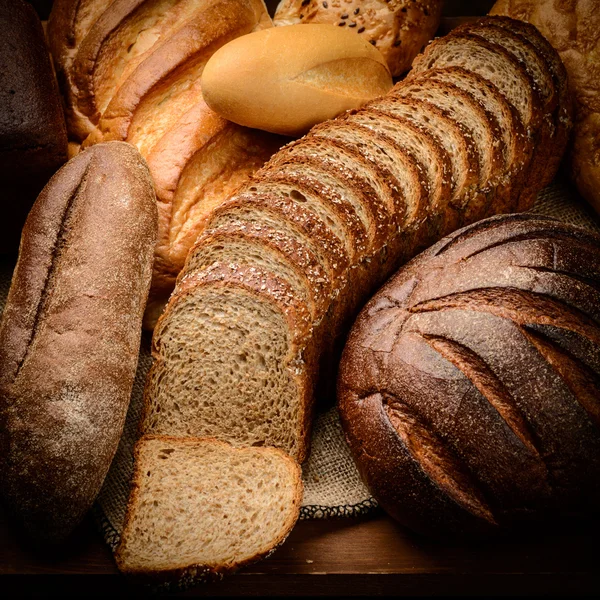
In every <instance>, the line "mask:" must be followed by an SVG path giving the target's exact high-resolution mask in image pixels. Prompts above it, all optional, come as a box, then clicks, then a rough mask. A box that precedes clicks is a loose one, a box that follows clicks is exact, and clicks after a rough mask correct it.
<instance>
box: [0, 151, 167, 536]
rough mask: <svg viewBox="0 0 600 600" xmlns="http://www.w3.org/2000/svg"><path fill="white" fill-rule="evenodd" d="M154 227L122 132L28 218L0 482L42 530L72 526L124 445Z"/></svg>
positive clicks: (7, 361) (13, 315)
mask: <svg viewBox="0 0 600 600" xmlns="http://www.w3.org/2000/svg"><path fill="white" fill-rule="evenodd" d="M156 231H157V211H156V200H155V196H154V189H153V187H152V181H151V179H150V174H149V173H148V168H147V167H146V164H145V163H144V161H143V159H142V157H141V156H140V154H139V153H138V152H137V150H136V149H135V148H133V147H132V146H130V145H129V144H125V143H123V142H109V143H106V144H99V145H97V146H95V147H94V148H91V149H90V150H88V151H86V152H83V153H82V154H80V155H78V156H77V157H75V158H74V159H72V160H71V161H70V162H69V163H67V164H66V165H65V166H64V167H63V168H62V169H60V170H59V171H58V172H57V173H56V175H55V176H54V177H53V178H52V179H51V180H50V182H49V183H48V185H47V186H46V187H45V188H44V190H43V191H42V193H41V194H40V196H39V197H38V199H37V201H36V203H35V204H34V206H33V208H32V210H31V212H30V214H29V217H28V219H27V222H26V224H25V227H24V229H23V234H22V237H21V247H20V253H19V259H18V262H17V266H16V269H15V272H14V275H13V280H12V284H11V288H10V292H9V294H8V299H7V302H6V307H5V309H4V313H3V315H2V321H1V322H0V493H1V497H2V500H3V501H4V502H5V503H6V505H7V506H8V507H9V508H10V509H11V512H13V513H15V514H16V515H17V516H18V518H19V520H21V521H23V523H24V525H25V527H26V529H27V530H28V531H29V533H30V534H31V535H32V536H33V537H35V538H36V539H37V540H44V541H52V542H58V541H60V540H62V539H63V538H65V537H66V536H67V535H68V534H69V533H70V531H71V530H72V529H73V528H74V527H75V526H76V525H77V523H78V522H79V521H80V520H81V518H82V517H83V515H84V514H85V512H86V511H87V510H88V509H89V507H90V506H91V504H92V502H93V501H94V499H95V497H96V495H97V493H98V491H99V490H100V486H101V485H102V481H103V480H104V477H105V475H106V473H107V471H108V467H109V466H110V463H111V460H112V458H113V456H114V454H115V452H116V449H117V444H118V442H119V438H120V436H121V432H122V430H123V424H124V422H125V414H126V412H127V407H128V405H129V397H130V394H131V388H132V386H133V378H134V376H135V370H136V365H137V358H138V352H139V345H140V330H141V321H142V315H143V311H144V306H145V303H146V299H147V297H148V289H149V287H150V278H151V273H152V257H153V251H154V245H155V243H156Z"/></svg>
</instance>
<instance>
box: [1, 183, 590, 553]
mask: <svg viewBox="0 0 600 600" xmlns="http://www.w3.org/2000/svg"><path fill="white" fill-rule="evenodd" d="M532 212H534V213H538V214H544V215H548V216H551V217H555V218H557V219H560V220H562V221H565V222H568V223H573V224H576V225H581V226H584V227H589V228H591V229H595V230H597V231H600V220H599V219H598V217H597V216H596V215H595V213H593V212H592V211H591V209H590V208H589V207H588V206H587V205H586V204H584V202H583V201H582V200H581V199H580V198H579V197H578V196H577V195H576V193H575V192H573V190H572V189H571V188H570V186H569V185H568V184H566V183H565V182H564V181H563V180H557V181H556V182H555V183H554V184H553V185H551V186H549V187H547V188H546V189H545V190H543V191H542V192H541V193H540V194H539V196H538V199H537V202H536V205H535V207H534V209H533V210H532ZM13 267H14V261H13V260H7V259H6V258H4V259H2V260H1V261H0V308H2V309H3V308H4V302H5V298H6V294H7V292H8V287H9V285H10V277H11V274H12V269H13ZM150 363H151V358H150V336H149V335H144V337H143V338H142V345H141V350H140V358H139V364H138V370H137V374H136V378H135V383H134V386H133V393H132V397H131V405H130V407H129V412H128V414H127V421H126V423H125V429H124V432H123V437H122V438H121V442H120V445H119V449H118V451H117V454H116V456H115V459H114V461H113V463H112V466H111V468H110V471H109V473H108V476H107V478H106V481H105V483H104V487H103V488H102V491H101V492H100V496H99V497H98V501H97V502H96V505H95V506H94V514H95V516H96V519H97V522H98V524H99V526H100V527H101V529H102V532H103V533H104V537H105V539H106V541H107V543H108V544H109V545H110V546H111V548H113V549H114V548H115V547H116V545H117V543H118V541H119V535H120V532H121V529H122V525H123V520H124V517H125V509H126V506H127V499H128V496H129V485H130V478H131V473H132V469H133V446H134V443H135V440H136V431H137V424H138V420H139V417H140V410H141V403H142V391H143V388H144V380H145V377H146V373H147V371H148V368H149V367H150ZM329 404H330V405H331V404H332V402H330V403H329ZM303 479H304V499H303V503H302V510H301V518H303V519H315V518H317V519H318V518H326V517H332V516H356V515H359V514H364V513H366V512H369V511H370V510H372V509H373V508H375V507H376V506H377V503H376V502H375V500H374V499H373V498H372V497H371V495H370V494H369V491H368V490H367V489H366V487H365V486H364V484H363V483H362V482H361V480H360V477H359V474H358V471H357V470H356V467H355V466H354V463H353V461H352V458H351V456H350V453H349V450H348V447H347V445H346V443H345V441H344V436H343V434H342V430H341V427H340V422H339V418H338V415H337V411H336V409H335V408H331V409H330V410H328V411H327V412H324V413H321V414H318V415H317V417H316V422H315V427H314V431H313V438H312V452H311V455H310V458H309V459H308V461H307V462H306V464H305V465H304V466H303Z"/></svg>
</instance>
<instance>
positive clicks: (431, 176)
mask: <svg viewBox="0 0 600 600" xmlns="http://www.w3.org/2000/svg"><path fill="white" fill-rule="evenodd" d="M342 119H343V120H344V121H346V122H348V123H352V124H353V125H358V126H361V127H366V128H367V129H370V130H376V131H383V132H384V133H385V135H387V136H389V137H390V138H391V139H392V140H394V141H395V142H396V144H397V145H398V146H400V147H401V148H405V149H406V150H408V152H409V153H410V154H412V155H413V156H415V157H416V159H417V161H418V163H419V164H420V165H422V166H423V168H424V170H425V175H426V179H427V182H428V184H429V185H428V188H429V205H430V206H431V211H432V213H434V214H439V215H440V220H441V218H442V217H443V215H444V214H446V213H447V212H449V211H447V207H448V202H449V200H450V195H451V193H452V188H451V181H450V178H451V170H452V166H451V161H450V157H449V156H448V153H447V152H446V150H445V149H444V148H443V147H440V146H439V145H438V144H436V141H435V139H434V138H433V137H432V136H431V135H430V134H429V133H427V132H426V131H424V130H423V129H420V128H419V127H417V126H416V125H414V124H413V123H411V122H410V121H409V120H407V119H403V118H401V117H391V116H390V115H386V114H385V113H383V112H381V111H377V110H375V109H372V108H371V109H369V110H368V111H366V110H363V111H358V112H350V113H347V114H346V115H344V116H343V117H342ZM452 225H453V224H452V223H444V224H442V225H441V226H440V229H444V230H446V228H447V227H452Z"/></svg>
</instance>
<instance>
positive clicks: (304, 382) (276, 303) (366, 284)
mask: <svg viewBox="0 0 600 600" xmlns="http://www.w3.org/2000/svg"><path fill="white" fill-rule="evenodd" d="M465 35H467V34H465ZM467 38H468V39H467V42H466V45H467V46H468V49H469V55H474V56H476V57H478V58H477V60H476V61H475V62H476V68H475V69H474V70H475V71H476V72H477V73H479V75H480V77H481V78H484V79H485V75H486V71H485V69H483V68H482V69H481V72H480V71H479V67H478V66H481V67H483V65H484V60H483V58H484V57H485V58H486V59H488V63H486V64H489V62H490V60H493V65H494V68H495V70H496V75H494V77H495V79H496V80H497V79H498V78H499V76H503V77H512V79H511V81H510V83H512V84H514V83H517V84H519V85H521V84H522V85H523V86H524V88H525V89H523V90H519V89H518V87H515V88H514V89H513V88H512V87H509V86H507V87H506V89H505V88H501V87H500V86H499V85H498V86H496V88H497V89H495V88H493V87H489V86H483V85H481V86H479V87H477V86H478V85H479V82H480V79H477V78H476V79H475V80H469V79H468V76H461V75H460V74H459V71H456V73H457V75H456V76H457V79H458V78H461V77H462V79H463V86H462V87H461V86H459V85H454V84H453V83H452V81H446V80H444V79H443V78H440V80H439V81H437V80H434V79H431V80H429V79H428V78H427V77H425V76H423V79H422V81H421V80H418V79H416V78H415V79H409V80H407V81H406V82H401V83H400V84H399V87H398V88H397V90H400V89H401V88H402V86H412V88H411V89H413V90H414V91H415V93H414V94H413V93H411V94H410V95H411V97H410V98H403V97H401V96H402V92H397V91H395V92H393V93H392V94H389V95H387V96H386V97H384V98H381V99H379V100H376V101H373V102H371V103H369V104H368V105H366V106H365V107H364V108H362V109H361V110H359V111H356V112H352V113H349V114H347V115H344V116H341V117H340V118H338V119H334V120H331V121H329V122H326V123H322V124H320V125H318V126H316V127H315V128H313V129H312V130H311V132H310V133H309V134H308V135H307V136H306V137H304V138H303V139H301V140H299V141H297V142H295V143H293V144H291V145H289V146H287V147H286V148H284V149H283V150H282V151H281V153H279V154H277V155H275V156H274V157H273V158H272V159H271V160H270V161H269V163H268V164H267V165H265V167H264V168H263V169H261V170H260V171H259V172H257V173H255V175H254V176H253V177H252V179H251V180H250V181H249V182H248V183H247V184H246V185H244V186H243V187H242V188H240V190H239V191H238V192H237V193H236V194H235V195H234V196H232V197H231V199H230V200H228V201H227V202H226V203H225V204H224V205H223V206H221V207H220V208H219V209H217V210H216V211H214V213H213V215H212V216H211V218H210V219H209V220H208V222H207V231H210V232H211V233H210V234H207V235H206V237H202V238H200V239H199V240H198V241H197V243H196V244H195V246H194V247H193V249H192V251H191V252H190V254H189V256H188V260H187V266H186V268H185V269H184V271H183V272H182V275H181V277H180V278H179V282H178V287H177V289H176V292H175V293H174V294H173V296H172V297H171V299H170V301H169V304H168V307H167V309H166V312H165V314H164V316H163V318H162V320H161V322H160V325H159V328H158V329H157V331H156V332H155V336H154V353H155V358H156V362H155V365H154V367H153V370H152V372H151V376H150V377H149V379H148V382H147V386H146V393H145V404H146V412H145V415H146V416H145V419H144V421H143V423H142V431H144V432H151V433H160V434H161V435H186V436H188V435H189V436H197V435H201V436H206V435H215V436H217V437H223V439H225V440H227V441H229V442H231V443H233V444H234V445H235V444H237V445H245V444H274V445H277V446H278V447H280V448H282V449H283V450H285V451H286V452H288V453H290V454H291V455H292V456H293V457H294V458H296V459H297V460H303V459H304V458H305V457H306V454H307V452H308V439H307V438H306V437H305V436H306V435H307V432H308V430H309V429H308V427H307V423H309V422H310V412H311V406H312V403H313V399H314V396H315V391H316V390H318V393H319V394H321V393H323V390H326V389H327V388H326V384H327V382H332V381H334V380H335V379H334V377H333V375H332V373H333V372H334V371H335V366H336V361H337V358H336V357H337V354H336V353H337V351H338V348H340V347H341V345H342V342H343V341H344V339H345V336H346V332H347V331H348V326H349V324H350V323H351V322H352V319H353V318H354V316H355V315H356V314H357V312H358V311H359V310H360V308H361V307H362V306H363V304H364V302H365V300H366V298H368V297H369V295H370V294H371V293H373V291H374V290H375V289H376V288H377V287H378V286H379V285H381V283H383V279H384V278H385V277H386V274H390V273H391V272H393V270H394V269H395V268H397V267H398V266H399V265H400V264H401V263H402V262H404V261H406V260H407V259H408V258H410V257H411V256H413V255H414V254H415V253H416V252H418V250H419V248H422V247H424V246H426V245H429V244H431V243H434V242H435V240H437V239H439V238H440V237H441V236H442V235H444V234H446V233H448V232H449V231H450V230H452V229H453V228H455V227H457V226H458V225H459V224H463V223H465V222H469V221H471V220H477V219H480V218H483V217H485V216H487V215H488V214H490V213H494V212H496V211H498V210H503V211H513V210H515V208H517V206H516V205H517V201H518V191H517V190H518V188H517V187H515V188H514V189H513V187H512V185H511V184H512V178H513V177H514V178H515V179H517V177H519V176H521V175H522V173H521V172H520V171H519V169H518V168H517V165H518V166H520V165H521V163H520V162H519V158H520V155H519V152H520V151H521V146H520V145H519V144H518V142H517V141H515V139H516V140H518V139H519V136H520V135H521V133H522V132H523V131H525V126H523V127H522V129H520V128H519V127H518V126H515V129H514V131H513V132H511V135H508V136H507V135H503V134H502V132H501V127H503V126H506V125H509V126H510V123H511V122H513V121H511V115H512V116H513V117H514V115H515V114H516V115H518V116H519V119H521V115H522V121H523V122H525V123H526V126H527V135H528V136H529V138H531V139H534V137H535V135H536V134H537V131H538V128H539V127H540V126H541V117H540V114H541V110H540V108H539V99H538V100H537V101H538V104H536V98H537V96H536V95H535V94H534V90H533V87H532V86H533V83H532V81H531V79H530V78H529V76H528V75H527V72H526V70H525V69H523V67H521V66H520V64H519V63H518V61H517V60H516V59H514V58H513V57H512V56H511V55H510V54H509V53H508V52H506V51H505V50H504V49H503V48H502V47H501V46H499V45H498V44H491V43H490V42H488V41H486V40H484V39H482V38H478V37H476V36H474V35H470V36H469V35H467ZM461 39H462V38H461ZM454 43H455V42H454V41H452V43H451V44H450V43H449V44H450V45H453V44H454ZM478 49H483V50H482V51H481V52H479V53H478ZM461 52H462V51H461ZM459 54H460V53H459ZM466 54H467V53H464V52H463V53H462V54H461V56H463V55H464V56H466ZM462 68H463V69H467V70H468V66H466V65H463V66H462ZM498 74H500V75H498ZM414 81H417V83H414ZM419 82H420V83H419ZM490 85H491V84H490ZM469 87H471V89H472V90H475V91H471V90H470V89H469ZM417 88H418V89H419V90H420V91H422V92H423V93H429V91H431V90H434V92H433V93H432V95H431V96H430V98H428V99H424V98H422V97H420V94H417ZM477 90H478V91H479V93H478V92H477ZM507 90H509V91H510V90H512V93H509V94H508V96H507V95H504V94H503V93H502V92H503V91H507ZM443 91H448V98H449V99H451V100H452V101H454V100H456V99H459V100H460V101H461V102H463V105H464V106H463V108H460V109H454V110H453V109H452V102H451V101H450V100H447V99H446V96H445V95H444V94H443ZM507 93H508V92H507ZM442 96H443V98H444V99H442ZM438 101H439V104H442V108H440V107H438V106H437V102H438ZM507 107H508V108H507ZM513 111H514V113H513ZM378 118H381V121H382V125H381V126H379V125H378ZM463 121H465V122H464V123H462V122H463ZM395 123H397V124H398V130H395V129H394V124H395ZM470 128H471V129H470ZM476 132H482V134H485V135H482V137H483V138H484V139H487V142H488V143H487V144H485V143H481V141H480V140H475V139H473V138H474V137H475V136H476V135H477V133H476ZM410 136H414V139H413V138H411V137H410ZM485 136H487V138H486V137H485ZM504 140H508V146H509V147H508V148H507V147H505V146H506V144H505V143H504ZM434 146H438V147H439V148H440V152H439V153H436V152H435V151H434V149H433V147H434ZM523 146H524V147H527V146H526V145H525V144H523ZM479 153H481V159H480V157H479ZM524 153H525V151H524V150H523V154H524ZM444 156H445V157H446V158H447V160H444V158H443V157H444ZM509 157H510V158H509ZM432 160H433V161H435V162H436V165H437V167H435V168H432V166H431V164H430V162H431V161H432ZM509 166H510V167H512V168H509ZM523 168H524V170H525V171H526V175H523V177H526V176H527V175H529V173H530V168H531V166H530V164H529V163H528V164H527V165H526V166H524V167H523ZM521 181H523V179H521ZM482 185H486V186H487V189H485V188H483V187H482ZM499 188H502V190H503V192H504V191H506V192H510V193H506V194H504V198H503V201H502V202H495V200H494V199H495V198H497V195H498V190H499ZM482 194H484V195H485V199H484V198H482ZM442 198H445V199H446V200H445V201H443V200H442ZM478 200H481V201H478ZM483 200H485V201H483ZM386 219H389V222H388V224H387V226H386ZM303 246H304V247H305V248H306V249H307V252H306V253H303V252H301V247H303ZM309 256H310V258H309ZM315 261H316V262H315ZM317 265H318V267H319V268H320V269H322V271H321V272H322V273H323V274H324V275H325V277H326V278H327V279H328V282H327V284H326V285H324V286H323V287H320V288H317V287H316V286H314V284H313V283H311V278H313V277H315V273H316V272H315V273H313V272H312V271H313V268H314V267H315V266H317ZM274 285H275V286H276V288H277V289H279V290H280V292H278V293H274V288H273V286H274ZM313 286H314V287H313ZM310 287H313V289H312V290H310V289H309V288H310ZM284 290H285V293H284ZM320 293H323V294H326V293H329V297H325V298H324V301H323V302H322V303H320V302H318V295H319V294H320ZM284 300H285V301H284ZM292 309H293V310H292ZM300 309H302V311H303V313H302V318H301V319H300V320H298V319H299V315H300V312H299V311H300ZM290 311H291V313H290ZM292 313H293V314H294V315H296V316H294V317H293V318H292V316H291V314H292ZM248 336H249V337H248ZM255 336H258V337H259V338H260V339H254V337H255ZM246 337H247V338H248V339H247V340H246ZM317 385H319V386H321V387H319V388H317V387H316V386H317ZM217 399H219V400H218V401H217ZM282 401H283V402H284V404H285V410H283V408H282V405H281V402H282ZM245 406H250V407H252V409H251V410H249V411H245V410H244V407H245ZM259 414H260V417H258V416H257V415H259ZM257 419H258V420H259V421H260V422H259V423H258V424H257V422H256V421H257ZM249 431H250V432H251V433H248V432H249ZM303 436H304V437H303ZM465 489H466V488H465ZM482 506H483V504H482ZM484 512H485V511H484Z"/></svg>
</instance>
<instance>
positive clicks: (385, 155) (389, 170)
mask: <svg viewBox="0 0 600 600" xmlns="http://www.w3.org/2000/svg"><path fill="white" fill-rule="evenodd" d="M313 136H314V137H319V138H326V139H328V140H329V139H330V140H334V141H336V142H338V143H341V144H346V145H347V147H349V148H354V149H355V150H356V151H357V152H359V153H360V154H361V155H362V156H363V157H364V158H365V159H366V160H367V161H368V162H369V163H370V164H371V165H372V166H373V168H375V169H379V170H380V172H381V173H382V174H383V175H384V177H385V178H387V179H388V181H389V182H390V186H392V189H395V190H397V191H398V194H397V197H398V199H402V200H403V201H404V202H403V206H402V207H401V208H400V211H402V212H399V214H401V215H402V221H401V223H402V227H403V229H404V232H405V233H406V234H407V235H408V234H410V233H411V231H412V232H414V230H415V229H416V228H417V226H418V224H419V223H420V222H421V219H423V220H424V221H427V213H428V207H427V198H428V195H429V193H428V185H429V184H428V182H427V181H426V179H425V175H424V171H425V168H424V166H423V165H421V164H420V163H419V162H418V160H417V159H416V157H415V156H414V155H412V154H410V152H408V151H407V150H404V149H402V148H401V147H400V146H399V145H398V144H396V142H395V141H394V140H393V139H392V138H390V137H389V136H387V135H386V134H385V133H384V132H374V131H371V130H368V129H366V128H361V127H357V126H354V125H350V124H348V123H346V122H344V121H341V120H334V121H332V122H330V123H327V124H326V125H318V126H316V127H314V128H313V129H312V130H311V132H310V137H313ZM427 224H429V223H427Z"/></svg>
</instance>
